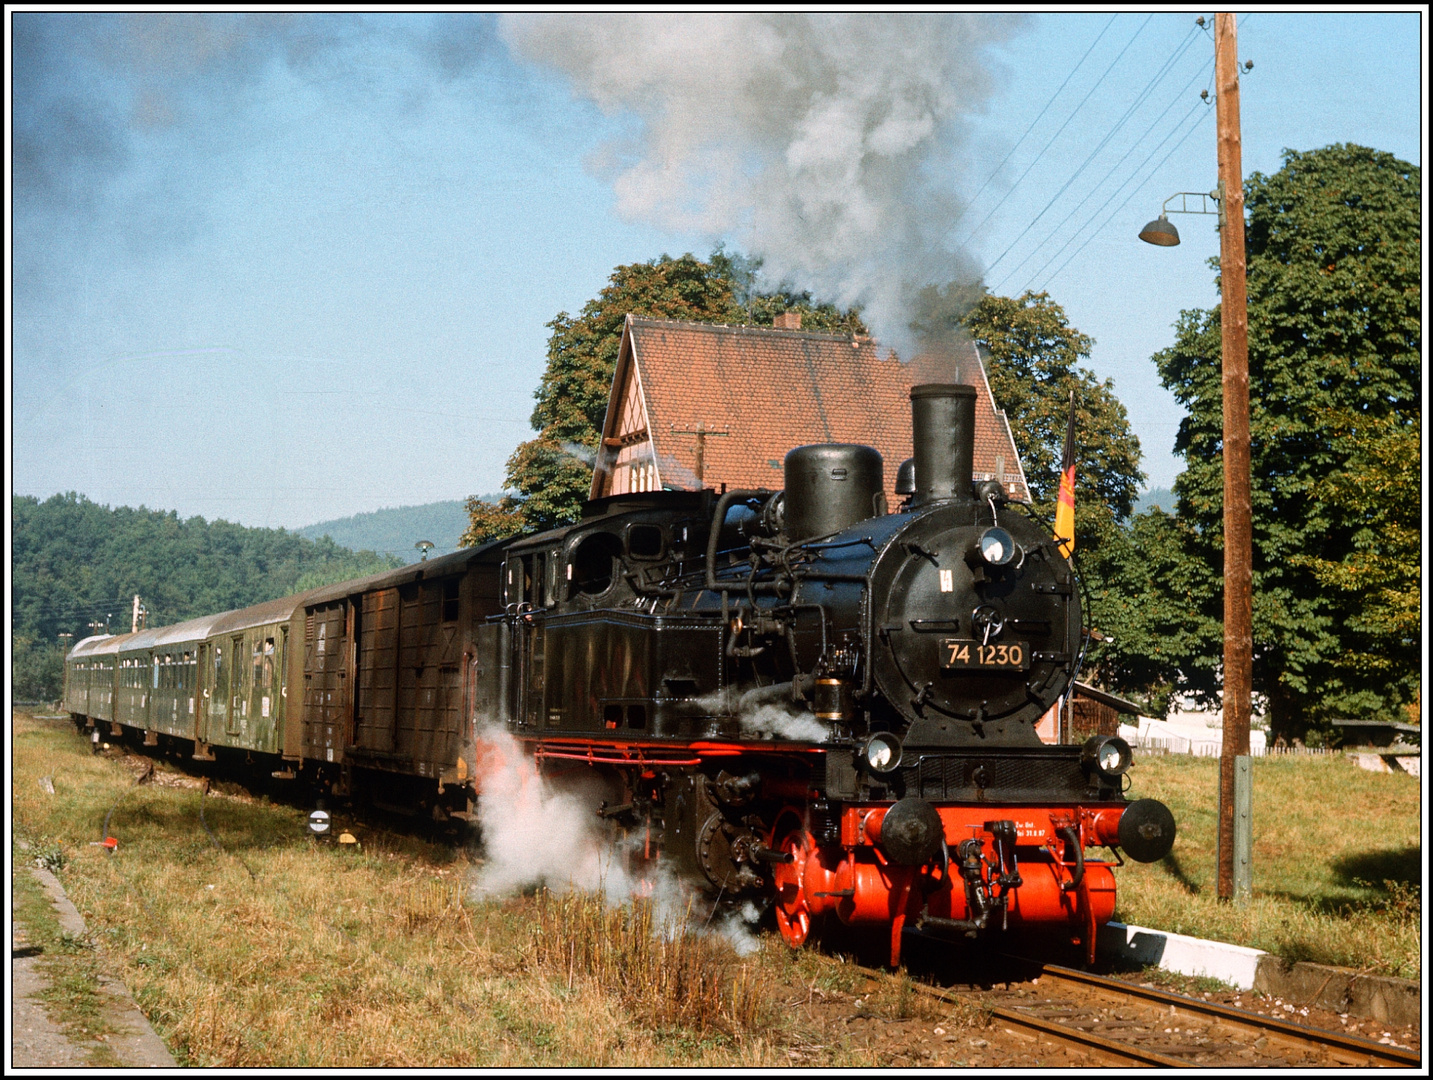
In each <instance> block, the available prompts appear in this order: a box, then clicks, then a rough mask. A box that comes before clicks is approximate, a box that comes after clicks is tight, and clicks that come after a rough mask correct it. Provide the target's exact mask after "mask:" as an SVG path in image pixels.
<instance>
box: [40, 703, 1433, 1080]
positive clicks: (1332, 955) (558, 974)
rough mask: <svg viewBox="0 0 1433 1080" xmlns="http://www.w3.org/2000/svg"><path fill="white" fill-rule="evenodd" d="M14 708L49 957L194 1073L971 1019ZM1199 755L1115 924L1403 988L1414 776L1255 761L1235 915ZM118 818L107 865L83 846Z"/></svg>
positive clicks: (467, 1058) (698, 1048) (671, 1045)
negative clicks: (504, 877)
mask: <svg viewBox="0 0 1433 1080" xmlns="http://www.w3.org/2000/svg"><path fill="white" fill-rule="evenodd" d="M12 716H13V724H12V747H13V761H14V784H13V788H12V812H13V829H14V833H15V836H16V837H17V838H21V839H24V840H26V841H28V842H29V843H30V845H31V853H32V854H33V855H43V856H44V857H45V858H46V859H47V861H48V862H49V864H50V865H51V866H52V867H55V868H56V872H57V873H58V875H59V876H60V878H61V880H62V881H63V882H64V884H65V888H66V890H67V891H68V893H69V895H70V898H71V899H72V900H73V901H74V903H75V906H76V907H77V908H79V910H80V912H81V914H82V915H83V916H84V917H85V920H86V923H87V925H88V927H89V931H90V934H91V937H92V939H93V941H94V942H95V943H96V944H97V945H98V949H83V948H77V949H72V950H71V951H70V952H68V953H65V952H63V950H58V949H57V952H60V953H61V955H63V956H65V957H66V958H68V959H67V962H70V961H71V960H72V961H73V962H74V963H75V964H77V965H82V964H93V965H95V968H92V969H90V970H91V971H92V972H93V971H94V970H97V968H98V966H99V965H103V966H104V967H106V968H107V969H108V970H109V971H110V972H111V973H112V974H114V975H116V976H117V977H119V978H120V979H122V981H123V982H124V983H125V984H126V985H127V986H128V987H129V988H130V991H131V993H133V994H134V996H135V999H136V1001H137V1002H138V1004H139V1005H140V1007H141V1009H142V1010H143V1011H144V1012H145V1013H146V1015H148V1017H149V1018H150V1021H151V1023H153V1025H154V1027H155V1029H156V1030H157V1031H158V1033H159V1034H160V1036H161V1037H162V1038H163V1039H164V1040H165V1042H166V1043H167V1044H168V1046H169V1048H170V1050H171V1052H172V1053H174V1055H175V1057H176V1059H177V1060H178V1061H179V1062H180V1063H181V1064H183V1065H188V1066H197V1067H215V1068H290V1069H293V1068H305V1067H314V1068H357V1067H368V1068H371V1067H379V1066H388V1065H393V1066H407V1067H426V1068H432V1067H467V1068H475V1067H477V1068H481V1067H500V1068H512V1069H530V1068H560V1067H568V1068H571V1067H586V1068H604V1067H605V1068H626V1069H632V1068H668V1067H677V1068H692V1069H711V1068H752V1069H760V1068H773V1067H789V1066H790V1065H791V1064H792V1062H793V1060H798V1061H799V1063H800V1065H801V1066H802V1067H813V1068H814V1067H832V1068H854V1067H869V1066H872V1065H877V1064H881V1063H883V1061H884V1060H885V1059H883V1058H880V1057H876V1056H873V1054H874V1053H875V1052H874V1051H873V1050H871V1049H870V1047H863V1046H860V1045H857V1044H856V1042H855V1040H856V1039H857V1038H858V1036H856V1035H854V1034H851V1033H852V1032H854V1031H855V1030H856V1028H858V1027H864V1028H866V1029H867V1032H869V1031H870V1029H871V1025H848V1024H846V1023H845V1022H844V1020H843V1019H842V1020H839V1022H834V1023H828V1024H826V1025H825V1026H824V1027H819V1026H814V1025H816V1024H817V1023H818V1020H813V1019H811V1016H812V1015H815V1014H811V1013H809V1012H808V1011H807V1010H806V1009H805V1006H806V1005H807V1004H809V1003H810V1002H812V1001H813V1000H814V1001H816V1002H818V1003H819V1002H820V1001H821V1000H822V999H823V997H829V998H830V1000H832V1001H833V1002H840V1003H841V1005H840V1009H839V1010H838V1011H839V1012H841V1014H842V1015H843V1016H844V1015H849V1013H850V1011H851V1010H852V1009H854V1008H855V1005H854V1003H853V1002H852V998H853V997H854V995H856V994H857V993H859V994H860V995H861V997H860V1000H861V1005H860V1007H859V1011H860V1012H863V1013H864V1014H865V1015H868V1016H872V1017H875V1018H877V1019H879V1020H881V1021H885V1022H887V1023H888V1025H896V1024H900V1023H917V1022H919V1023H924V1024H927V1025H928V1024H929V1023H930V1022H931V1021H932V1020H936V1021H938V1022H940V1023H943V1024H946V1025H947V1026H950V1025H952V1024H954V1025H965V1026H979V1025H980V1023H981V1021H982V1017H981V1016H980V1015H979V1011H978V1008H976V1007H973V1006H972V1007H971V1008H970V1009H967V1010H966V1012H961V1010H960V1009H956V1008H953V1007H951V1006H949V1005H946V1006H939V1007H938V1006H936V1005H934V1004H932V1003H931V1001H930V999H928V998H925V997H924V996H923V995H920V994H918V993H916V992H914V990H913V988H912V987H911V985H910V984H909V983H908V982H907V981H906V979H905V976H904V975H896V976H890V977H887V978H886V979H884V980H883V981H881V982H879V983H878V984H877V985H875V986H874V987H870V988H868V987H867V984H866V981H865V978H864V976H859V975H857V974H856V973H855V972H853V971H852V970H851V969H850V968H849V967H847V966H844V965H843V964H842V963H841V962H840V960H839V959H837V958H833V957H831V956H826V955H822V954H820V953H817V952H815V951H812V950H804V951H800V952H793V951H792V950H789V949H787V948H786V946H785V945H784V944H783V943H782V942H781V941H780V939H779V937H778V936H777V935H776V934H774V933H768V934H765V935H764V936H763V937H762V938H761V940H760V943H759V949H758V950H757V951H756V952H755V953H754V954H751V955H738V954H737V953H736V952H735V951H734V950H732V949H731V948H730V947H729V946H728V945H727V944H726V943H725V942H724V941H723V940H722V939H721V938H719V937H713V936H705V935H694V934H681V933H672V932H670V931H671V930H672V929H673V928H675V929H680V928H681V925H682V923H683V922H684V921H686V922H687V923H691V922H694V921H695V917H694V916H692V915H690V914H688V913H686V912H685V911H684V910H681V909H679V910H678V912H677V914H676V916H675V923H674V924H673V923H668V924H667V930H668V932H666V933H662V932H654V931H655V930H656V928H657V927H658V926H659V925H661V923H660V913H659V911H658V909H657V908H656V907H654V906H653V905H650V904H646V903H643V902H638V903H636V904H633V905H630V906H626V907H608V906H607V905H606V904H605V903H603V902H602V901H601V899H600V898H598V897H593V896H580V895H567V896H555V895H550V894H547V893H536V894H534V895H530V896H523V897H514V898H510V899H507V900H493V899H485V898H475V894H474V893H473V892H472V890H471V889H470V883H471V881H472V876H473V873H474V871H475V869H476V868H477V866H478V865H479V863H480V860H479V859H478V857H477V855H476V853H475V852H472V851H468V850H464V849H463V848H461V847H460V846H454V845H452V844H450V843H430V842H428V841H426V840H424V839H423V838H422V837H420V836H415V835H413V834H411V833H410V834H398V833H390V832H387V831H384V830H383V829H381V828H379V827H378V826H376V825H371V824H370V825H364V824H363V823H362V822H356V821H353V820H351V819H348V818H342V817H341V818H340V819H339V820H338V821H336V823H335V824H336V826H337V828H336V830H335V831H338V829H339V828H346V829H349V830H351V831H353V832H354V833H355V835H357V836H358V838H359V840H360V841H361V844H358V845H343V846H341V845H337V844H333V845H322V846H320V845H316V844H315V843H314V842H313V841H312V840H311V839H310V838H309V837H308V834H307V830H306V828H305V825H304V818H305V811H304V810H303V809H301V808H298V807H295V806H285V805H277V804H273V803H270V802H268V801H267V800H265V799H264V798H263V797H257V798H256V797H252V796H247V795H242V794H241V793H239V792H238V791H237V789H233V788H228V787H226V786H225V785H222V784H219V785H216V790H215V791H214V792H213V793H211V794H210V795H209V796H207V797H205V796H203V795H201V792H200V791H199V790H198V788H197V787H194V786H181V784H180V782H179V781H181V780H182V781H186V782H187V780H188V778H177V777H176V775H175V774H174V772H173V770H171V769H169V768H168V767H167V766H165V765H164V764H163V763H161V764H160V765H159V768H158V770H157V772H156V774H155V776H154V778H153V779H152V780H151V781H149V782H147V783H143V784H138V785H136V784H135V782H134V781H135V771H133V770H132V769H131V768H130V765H129V764H128V763H126V762H124V761H119V760H115V759H112V758H108V757H103V756H93V755H91V754H90V752H89V747H88V744H87V743H86V742H85V741H84V740H82V739H80V738H79V737H77V736H76V735H75V733H74V730H73V728H70V727H68V726H67V725H65V724H63V723H62V722H42V721H39V720H36V719H34V718H32V717H29V716H27V715H26V714H24V713H20V712H16V713H13V714H12ZM1213 764H1214V763H1212V762H1206V761H1204V760H1203V759H1189V758H1167V759H1162V760H1156V761H1149V762H1141V763H1140V764H1139V765H1138V766H1137V767H1136V769H1135V770H1134V773H1133V775H1134V777H1135V779H1136V791H1135V792H1134V793H1133V794H1137V795H1154V796H1156V797H1159V798H1162V799H1164V800H1165V801H1166V802H1168V803H1169V804H1170V806H1171V808H1172V809H1173V810H1174V812H1175V814H1176V816H1177V817H1178V819H1179V821H1180V830H1181V832H1180V839H1179V841H1178V842H1177V844H1176V847H1175V852H1174V855H1173V856H1172V857H1171V859H1170V860H1166V862H1165V863H1162V864H1158V865H1155V866H1150V867H1140V866H1136V865H1133V864H1132V865H1130V866H1127V867H1126V868H1125V869H1124V870H1122V871H1120V881H1121V898H1120V910H1119V915H1120V916H1121V917H1123V918H1125V919H1127V920H1129V921H1132V922H1137V923H1141V924H1143V925H1151V926H1159V927H1165V928H1167V929H1171V930H1180V931H1183V932H1187V933H1196V934H1201V935H1205V936H1222V937H1226V938H1227V939H1229V940H1237V941H1241V942H1242V943H1244V944H1254V945H1258V946H1260V947H1262V948H1267V949H1270V950H1271V951H1274V952H1279V953H1282V954H1284V955H1293V956H1294V958H1296V959H1323V960H1327V961H1331V962H1335V963H1351V964H1352V965H1353V966H1356V967H1364V966H1368V965H1369V964H1370V962H1371V960H1376V962H1377V963H1380V964H1382V965H1383V969H1386V970H1396V972H1397V973H1401V974H1413V975H1414V976H1415V977H1416V973H1417V972H1418V970H1419V967H1418V960H1417V956H1418V945H1419V940H1418V929H1417V921H1418V912H1417V902H1416V899H1413V898H1411V897H1410V894H1409V893H1408V892H1407V890H1408V889H1409V888H1411V887H1412V886H1411V884H1410V883H1411V882H1416V881H1417V880H1418V878H1419V875H1418V872H1417V858H1416V856H1417V845H1418V842H1419V841H1418V786H1417V784H1416V783H1411V782H1409V781H1408V778H1406V777H1398V776H1393V777H1389V776H1379V775H1375V774H1372V773H1362V772H1360V771H1359V770H1356V769H1354V768H1353V767H1352V766H1348V765H1346V764H1344V763H1343V762H1342V761H1339V760H1324V759H1299V760H1297V761H1290V760H1287V759H1284V760H1280V761H1277V762H1268V763H1265V762H1262V761H1260V762H1256V765H1255V798H1256V811H1255V814H1256V817H1255V823H1256V829H1257V830H1258V833H1257V840H1258V844H1257V845H1256V849H1255V851H1256V857H1257V859H1258V861H1257V863H1256V870H1255V873H1256V877H1255V888H1256V903H1255V906H1254V908H1252V909H1250V910H1249V911H1248V912H1236V911H1234V910H1232V909H1230V908H1227V907H1222V906H1220V905H1217V904H1216V903H1215V902H1214V901H1213V900H1212V899H1211V897H1210V893H1211V892H1212V875H1213V831H1212V830H1213V812H1212V810H1206V809H1204V803H1205V802H1207V801H1209V800H1210V799H1211V798H1212V795H1213V792H1214V790H1215V772H1214V769H1213ZM1301 770H1309V771H1307V772H1305V771H1301ZM47 776H48V777H50V778H51V780H52V784H51V786H52V788H53V791H48V790H46V789H45V788H44V787H43V786H42V784H41V783H40V780H41V778H42V777H47ZM201 800H202V801H201ZM1296 802H1297V803H1298V804H1299V805H1295V803H1296ZM1271 804H1273V805H1278V806H1279V807H1280V809H1279V811H1278V813H1277V814H1275V813H1274V812H1272V811H1269V812H1266V811H1263V810H1262V809H1261V808H1262V807H1264V806H1266V805H1271ZM1305 804H1307V805H1305ZM1329 805H1333V806H1337V807H1339V814H1338V819H1337V820H1333V818H1332V815H1329V816H1328V817H1326V816H1325V813H1324V810H1323V808H1324V807H1326V806H1329ZM201 809H202V811H203V821H204V822H205V823H207V825H208V828H209V829H210V830H211V831H212V832H213V834H214V836H215V837H216V838H217V841H218V846H216V843H215V842H214V841H212V840H211V839H210V837H209V835H208V834H207V833H206V832H205V830H204V828H203V827H202V825H201V821H200V813H201ZM107 816H108V817H109V832H110V834H111V835H112V836H114V837H115V838H116V839H117V841H118V847H117V848H116V850H115V852H114V854H113V855H108V854H106V853H105V852H104V850H103V849H102V848H100V847H99V846H97V843H96V842H97V841H98V840H100V838H101V827H102V825H103V823H104V821H105V819H106V817H107ZM1371 837H1372V838H1376V842H1375V841H1372V840H1370V839H1369V838H1371ZM1409 848H1411V849H1412V850H1413V852H1414V859H1413V866H1414V870H1413V871H1411V872H1410V871H1408V870H1407V864H1406V857H1405V856H1404V855H1402V854H1401V853H1402V852H1404V851H1406V850H1408V849H1409ZM1312 852H1318V853H1319V857H1318V858H1314V857H1312V855H1311V853H1312ZM1410 873H1411V876H1410ZM1385 878H1386V879H1388V880H1390V881H1394V882H1395V886H1394V887H1389V886H1384V885H1382V884H1381V882H1382V880H1383V879H1385ZM1362 881H1368V882H1374V883H1375V884H1368V885H1365V884H1360V882H1362ZM1398 882H1403V883H1404V884H1403V885H1398V884H1397V883H1398ZM18 887H19V885H18V881H17V888H18ZM1400 888H1401V889H1403V890H1404V891H1403V892H1402V893H1399V891H1398V890H1399V889H1400ZM1400 897H1401V898H1400ZM23 899H24V897H23V896H22V900H23ZM1400 904H1402V905H1403V906H1402V907H1400V906H1399V905H1400ZM1410 913H1411V915H1410ZM1300 950H1303V951H1304V952H1305V953H1307V955H1301V954H1300ZM76 970H78V968H77V969H76ZM77 1000H78V999H77ZM79 1008H80V1006H79V1005H76V1006H75V1009H76V1010H77V1011H76V1012H75V1014H74V1015H75V1016H79V1015H80V1014H79V1012H78V1010H79ZM939 1010H943V1011H939ZM967 1012H968V1013H969V1015H966V1013H967ZM833 1015H834V1014H833ZM81 1026H82V1027H83V1026H85V1025H84V1023H83V1022H81ZM877 1030H880V1029H879V1028H878V1029H877ZM885 1030H888V1031H895V1030H896V1029H895V1028H894V1027H893V1026H888V1027H886V1028H885ZM861 1037H865V1036H864V1035H863V1036H861Z"/></svg>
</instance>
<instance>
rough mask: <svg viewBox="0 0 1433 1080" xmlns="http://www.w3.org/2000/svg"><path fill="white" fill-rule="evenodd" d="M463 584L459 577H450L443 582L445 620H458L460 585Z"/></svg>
mask: <svg viewBox="0 0 1433 1080" xmlns="http://www.w3.org/2000/svg"><path fill="white" fill-rule="evenodd" d="M460 584H461V580H460V579H459V578H448V579H447V580H446V581H444V582H443V621H444V622H457V621H458V586H459V585H460Z"/></svg>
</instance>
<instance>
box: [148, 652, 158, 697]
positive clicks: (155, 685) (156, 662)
mask: <svg viewBox="0 0 1433 1080" xmlns="http://www.w3.org/2000/svg"><path fill="white" fill-rule="evenodd" d="M149 688H150V689H151V690H158V689H159V657H157V656H156V657H155V658H154V681H153V682H152V683H150V687H149Z"/></svg>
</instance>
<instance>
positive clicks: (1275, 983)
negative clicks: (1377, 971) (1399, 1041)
mask: <svg viewBox="0 0 1433 1080" xmlns="http://www.w3.org/2000/svg"><path fill="white" fill-rule="evenodd" d="M1096 948H1097V949H1098V952H1099V955H1100V956H1101V957H1102V958H1103V959H1106V960H1112V961H1120V962H1125V963H1132V964H1140V965H1151V964H1152V965H1154V966H1156V967H1159V968H1161V969H1162V970H1164V971H1170V972H1174V973H1175V974H1178V975H1190V976H1201V975H1202V976H1206V977H1208V978H1214V979H1219V980H1221V981H1222V982H1226V983H1229V984H1230V985H1232V986H1236V987H1238V988H1239V989H1240V990H1259V991H1262V992H1263V993H1265V994H1268V995H1270V996H1271V997H1277V998H1282V999H1283V1000H1284V1001H1287V1002H1291V1003H1293V1004H1297V1005H1300V1006H1307V1005H1317V1006H1318V1007H1319V1008H1322V1009H1330V1010H1332V1011H1334V1012H1346V1013H1352V1014H1353V1015H1355V1016H1367V1017H1372V1018H1373V1019H1375V1020H1386V1021H1388V1022H1389V1023H1394V1024H1418V1023H1420V1022H1421V1020H1422V1015H1423V999H1422V987H1421V985H1420V984H1419V983H1417V982H1414V981H1413V980H1412V979H1395V978H1392V977H1390V976H1386V975H1367V974H1364V973H1362V972H1359V971H1355V970H1354V969H1352V968H1339V967H1331V966H1329V965H1326V964H1310V963H1306V962H1303V961H1299V962H1290V961H1287V960H1284V959H1282V958H1280V957H1277V956H1274V955H1272V954H1271V953H1267V952H1265V951H1264V950H1262V949H1251V948H1248V947H1247V946H1244V945H1229V944H1226V943H1225V942H1222V941H1207V940H1205V939H1203V938H1195V937H1189V936H1187V935H1185V934H1174V933H1169V932H1166V931H1164V930H1151V929H1150V928H1149V927H1147V926H1132V925H1127V924H1125V923H1116V922H1112V923H1106V924H1105V925H1104V926H1102V927H1100V932H1099V937H1098V939H1097V941H1096Z"/></svg>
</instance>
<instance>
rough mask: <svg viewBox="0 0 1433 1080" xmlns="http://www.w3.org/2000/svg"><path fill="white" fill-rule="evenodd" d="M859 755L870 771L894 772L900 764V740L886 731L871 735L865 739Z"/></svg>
mask: <svg viewBox="0 0 1433 1080" xmlns="http://www.w3.org/2000/svg"><path fill="white" fill-rule="evenodd" d="M861 756H862V757H863V758H864V759H865V761H866V765H867V767H868V768H869V769H870V770H871V771H872V772H877V773H889V772H895V771H896V769H898V768H900V764H901V740H900V739H898V738H896V737H895V736H894V735H892V734H891V733H890V732H888V731H883V732H881V733H879V734H877V735H872V736H871V737H870V738H869V739H867V740H866V748H865V750H863V751H862V753H861Z"/></svg>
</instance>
